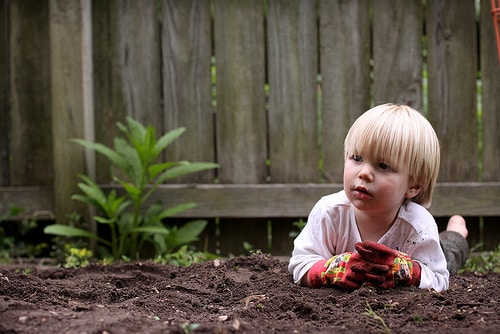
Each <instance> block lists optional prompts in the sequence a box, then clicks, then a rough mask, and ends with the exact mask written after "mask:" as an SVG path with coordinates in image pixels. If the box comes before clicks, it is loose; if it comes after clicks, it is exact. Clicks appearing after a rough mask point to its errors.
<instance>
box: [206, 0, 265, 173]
mask: <svg viewBox="0 0 500 334" xmlns="http://www.w3.org/2000/svg"><path fill="white" fill-rule="evenodd" d="M215 57H216V66H217V159H218V162H219V164H220V166H221V167H220V169H219V171H218V176H219V180H220V182H222V183H261V182H265V180H266V142H265V141H266V118H265V115H266V114H265V94H264V92H265V91H264V83H265V81H264V80H265V77H264V73H265V72H264V70H265V69H264V19H263V2H262V1H253V0H246V1H232V0H227V1H226V0H221V1H217V2H216V3H215Z"/></svg>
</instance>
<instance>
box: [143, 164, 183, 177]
mask: <svg viewBox="0 0 500 334" xmlns="http://www.w3.org/2000/svg"><path fill="white" fill-rule="evenodd" d="M176 164H177V163H176V162H165V163H162V164H156V165H152V166H149V169H148V171H149V179H150V180H153V179H154V178H155V177H156V176H157V175H158V174H160V173H161V172H163V171H164V170H165V169H169V168H171V167H173V166H175V165H176Z"/></svg>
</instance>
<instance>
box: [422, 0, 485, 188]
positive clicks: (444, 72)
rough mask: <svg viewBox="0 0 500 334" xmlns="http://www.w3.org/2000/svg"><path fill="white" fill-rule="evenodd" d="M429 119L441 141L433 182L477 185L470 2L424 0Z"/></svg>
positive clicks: (474, 55) (473, 29)
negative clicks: (460, 182) (425, 4)
mask: <svg viewBox="0 0 500 334" xmlns="http://www.w3.org/2000/svg"><path fill="white" fill-rule="evenodd" d="M426 22H427V26H426V27H427V41H428V58H427V60H428V73H429V113H428V114H429V119H430V121H431V123H432V125H433V126H434V128H435V130H436V133H437V135H438V137H439V139H440V142H441V146H442V149H441V152H442V153H441V170H440V174H439V175H440V176H439V179H438V180H440V181H442V182H445V181H477V180H478V160H479V157H478V141H477V138H478V129H477V108H476V107H477V106H476V75H477V52H476V50H477V39H476V37H477V33H476V32H477V29H476V21H475V9H474V2H473V1H468V0H459V1H450V0H444V1H430V2H428V3H427V12H426Z"/></svg>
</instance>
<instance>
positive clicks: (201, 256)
mask: <svg viewBox="0 0 500 334" xmlns="http://www.w3.org/2000/svg"><path fill="white" fill-rule="evenodd" d="M216 258H217V255H215V254H210V253H207V252H196V251H193V250H190V249H189V248H188V246H187V245H184V246H182V247H181V248H179V249H178V250H177V251H175V252H173V253H169V254H164V255H158V256H157V257H155V258H154V260H153V261H154V262H156V263H160V264H172V265H175V266H190V265H192V264H194V263H199V262H205V261H208V260H213V259H216Z"/></svg>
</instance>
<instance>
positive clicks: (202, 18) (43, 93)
mask: <svg viewBox="0 0 500 334" xmlns="http://www.w3.org/2000/svg"><path fill="white" fill-rule="evenodd" d="M0 50H1V51H0V108H1V109H2V110H1V113H0V187H1V188H0V200H1V202H0V212H5V211H6V210H7V209H8V205H9V204H10V203H15V204H17V205H18V206H21V207H23V208H24V209H25V214H26V215H34V214H38V215H39V216H38V217H42V216H43V217H45V218H47V219H55V220H57V221H61V222H65V221H67V216H68V215H69V214H71V213H73V212H80V213H82V214H83V215H84V216H87V219H89V220H90V217H88V210H87V208H86V207H85V206H83V205H82V203H79V202H76V201H72V200H71V199H70V198H71V195H72V194H75V193H79V190H78V188H77V183H78V182H79V179H78V177H77V174H79V173H83V174H87V175H90V176H91V177H92V178H93V179H95V180H96V181H97V182H98V183H99V184H102V185H103V187H105V189H108V190H110V189H112V188H114V186H111V185H109V184H110V183H111V182H112V181H111V180H112V168H111V166H110V165H109V163H108V162H107V161H106V160H105V159H104V158H103V157H102V156H100V155H98V154H97V155H95V154H93V153H92V152H88V151H85V150H84V149H83V148H81V147H77V145H75V144H74V143H72V142H71V141H70V139H71V138H84V139H87V140H92V141H97V142H101V143H104V144H107V145H111V144H112V141H113V138H114V137H115V136H117V135H119V134H120V132H119V130H118V129H117V128H116V122H118V121H120V122H123V121H124V120H125V117H126V116H131V117H133V118H134V119H136V120H138V121H140V122H142V123H143V124H151V125H153V126H154V127H155V129H156V131H157V133H158V134H160V133H164V132H166V131H169V130H171V129H174V128H177V127H180V126H185V127H186V128H187V131H186V133H185V134H184V135H183V136H181V137H180V139H179V140H178V141H176V142H175V143H174V144H173V145H172V147H170V148H169V149H168V151H167V152H166V154H165V156H163V157H162V159H163V160H164V161H177V160H189V161H212V162H217V163H218V164H219V165H220V168H218V169H217V170H216V171H205V172H201V173H197V174H193V175H190V176H185V177H182V178H179V179H178V180H174V182H175V183H169V184H165V185H162V186H161V187H160V188H159V189H158V192H157V193H156V194H155V197H154V198H152V200H161V201H162V202H163V203H164V204H165V205H166V206H167V205H174V204H176V203H182V202H186V201H189V202H195V203H197V207H196V208H194V209H192V210H190V211H187V212H183V213H181V214H178V216H177V217H176V218H179V219H188V218H209V219H216V218H223V219H230V220H231V221H232V222H233V223H234V224H236V225H238V223H239V222H244V223H245V224H247V225H251V224H252V223H251V221H248V219H254V218H255V219H267V218H275V219H278V218H290V219H292V218H305V217H306V216H307V214H308V212H309V210H310V209H311V207H312V205H313V204H314V203H315V202H316V201H317V200H318V199H319V197H321V196H323V195H325V194H328V193H331V192H333V191H337V190H339V189H341V184H340V183H341V182H342V172H343V140H344V136H345V134H346V133H347V130H348V128H349V127H350V125H351V124H352V123H353V122H354V120H355V119H356V118H357V117H358V116H359V115H360V114H361V113H362V112H364V111H365V110H367V109H369V108H370V107H371V106H373V105H375V104H380V103H385V102H401V103H405V104H408V105H410V106H412V107H413V108H415V109H417V110H419V111H421V112H422V113H423V114H424V115H425V116H426V117H427V118H428V119H429V121H430V122H431V123H432V125H433V126H434V128H435V129H436V132H437V134H438V137H439V139H440V142H441V146H442V156H441V162H442V163H441V170H440V175H439V179H438V186H437V189H436V192H435V195H434V199H433V205H432V207H431V208H430V211H431V213H433V214H434V215H435V216H436V217H447V216H450V215H452V214H462V215H465V216H470V217H492V218H494V217H500V206H499V205H498V202H499V200H500V176H499V173H498V171H499V170H500V145H498V144H499V143H500V131H499V129H500V66H499V64H498V59H497V46H496V43H495V31H494V27H493V22H492V19H491V7H490V1H487V0H481V1H476V0H428V1H421V0H407V1H392V0H377V1H367V0H353V1H347V2H346V1H337V0H333V1H332V0H298V1H296V0H266V1H264V0H262V1H255V0H242V1H232V0H213V1H208V0H207V1H196V0H183V1H176V0H161V1H158V0H142V1H128V0H110V1H97V0H96V1H91V0H66V1H49V0H40V1H24V0H0ZM90 221H91V220H90ZM92 224H93V228H94V229H96V226H95V223H93V222H91V225H92ZM262 228H263V229H269V227H268V226H267V225H266V224H263V225H262ZM225 231H226V230H225ZM226 232H227V233H232V234H231V236H234V234H235V233H239V232H238V231H237V230H231V231H230V230H227V231H226ZM240 232H241V231H240ZM217 233H220V231H219V232H217ZM242 233H247V235H248V233H249V232H248V231H246V230H245V231H243V232H242ZM258 233H261V232H258ZM273 235H274V236H273V240H274V241H275V243H276V242H277V241H276V240H277V239H276V238H277V236H278V235H279V233H278V229H277V228H273ZM236 240H239V239H238V238H236ZM284 245H285V246H282V247H283V248H286V247H287V246H289V244H288V243H286V242H285V243H284ZM229 251H230V250H229Z"/></svg>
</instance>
